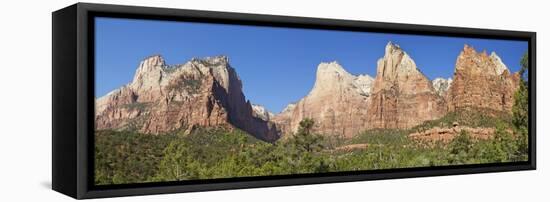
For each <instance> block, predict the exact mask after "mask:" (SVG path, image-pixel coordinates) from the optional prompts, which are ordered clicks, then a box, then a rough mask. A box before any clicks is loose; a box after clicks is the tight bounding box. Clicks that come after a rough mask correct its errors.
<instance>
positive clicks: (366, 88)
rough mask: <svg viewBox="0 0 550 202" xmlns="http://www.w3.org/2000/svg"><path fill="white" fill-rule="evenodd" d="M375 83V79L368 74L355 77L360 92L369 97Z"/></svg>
mask: <svg viewBox="0 0 550 202" xmlns="http://www.w3.org/2000/svg"><path fill="white" fill-rule="evenodd" d="M373 82H374V78H372V77H371V76H369V75H367V74H361V75H359V76H357V77H355V81H354V84H355V86H357V89H359V90H360V93H362V94H364V95H367V96H368V95H370V93H371V90H372V84H373Z"/></svg>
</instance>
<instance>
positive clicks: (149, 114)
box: [95, 56, 279, 142]
mask: <svg viewBox="0 0 550 202" xmlns="http://www.w3.org/2000/svg"><path fill="white" fill-rule="evenodd" d="M95 123H96V129H99V130H102V129H114V130H137V131H139V132H141V133H147V134H163V133H168V132H173V131H184V132H185V133H189V132H191V131H193V130H195V129H197V128H199V127H221V128H228V129H230V128H238V129H241V130H243V131H245V132H247V133H249V134H251V135H253V136H255V137H257V138H258V139H261V140H265V141H269V142H272V141H275V140H277V139H278V138H279V136H278V134H279V133H278V132H277V129H276V126H275V125H274V124H273V123H270V122H268V121H266V120H263V119H262V118H258V116H257V115H255V113H254V110H253V108H252V105H251V104H250V102H249V101H246V100H245V96H244V94H243V92H242V83H241V80H240V79H239V77H238V75H237V73H236V72H235V70H234V69H233V68H232V67H231V66H230V65H229V61H228V59H227V57H225V56H219V57H209V58H204V59H192V60H191V61H189V62H187V63H185V64H183V65H175V66H168V65H166V64H165V61H164V59H163V58H162V57H161V56H152V57H149V58H146V59H145V60H143V61H142V62H141V63H140V64H139V67H138V69H137V70H136V73H135V76H134V79H133V81H132V82H131V83H129V84H127V85H124V86H122V87H121V88H119V89H117V90H114V91H112V92H110V93H108V94H107V95H105V96H103V97H101V98H98V99H97V100H96V118H95Z"/></svg>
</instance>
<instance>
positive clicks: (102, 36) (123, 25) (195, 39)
mask: <svg viewBox="0 0 550 202" xmlns="http://www.w3.org/2000/svg"><path fill="white" fill-rule="evenodd" d="M95 23H96V24H95V25H96V33H95V37H96V39H95V40H96V51H95V57H96V58H95V62H96V92H95V93H96V97H100V96H103V95H105V94H106V93H108V92H110V91H112V90H114V89H117V88H119V87H120V86H122V85H124V84H127V83H129V82H130V81H131V80H132V78H133V75H134V73H135V70H136V68H137V66H138V64H139V62H140V61H141V60H142V59H143V58H145V57H147V56H150V55H154V54H160V55H162V56H163V57H164V59H165V60H166V62H167V63H168V64H170V65H172V64H182V63H185V62H187V61H188V60H190V59H191V58H193V57H198V58H201V57H207V56H215V55H226V56H228V57H229V61H230V63H231V66H232V67H234V68H235V69H236V71H237V73H238V75H239V76H240V78H241V80H242V82H243V90H244V94H245V96H246V98H247V99H249V100H251V102H252V103H256V104H261V105H264V106H265V107H266V108H267V109H268V110H270V111H272V112H275V113H277V112H280V111H281V110H282V109H283V108H284V107H285V106H286V105H287V104H288V103H291V102H295V101H297V100H299V99H300V98H302V97H304V96H305V95H307V93H308V92H309V90H310V89H311V88H312V87H313V83H314V81H315V71H316V69H317V65H318V64H319V63H320V62H328V61H334V60H336V61H338V62H339V63H340V64H341V65H342V66H343V67H344V68H345V69H346V70H347V71H348V72H350V73H352V74H365V73H366V74H369V75H371V76H372V77H374V76H375V74H376V61H377V60H378V59H379V58H380V57H382V56H383V55H384V47H385V45H386V44H387V43H388V41H392V42H394V43H396V44H399V45H400V46H401V48H403V49H404V50H405V51H406V52H407V53H408V54H409V55H410V56H411V57H412V58H413V60H414V61H415V62H416V64H417V66H418V68H419V69H420V70H421V71H422V72H423V73H424V74H425V75H426V76H428V78H429V79H434V78H436V77H444V78H449V77H452V74H453V71H454V65H455V62H456V58H457V56H458V54H459V53H460V51H461V50H462V48H463V46H464V44H470V45H473V46H474V47H475V48H476V49H477V50H478V51H482V50H487V52H488V53H490V52H491V51H495V52H496V53H497V54H498V55H499V56H500V57H501V58H502V60H503V61H504V63H505V64H506V65H507V66H508V68H510V69H511V70H512V72H515V71H517V70H519V61H520V58H521V56H522V54H523V53H524V52H525V51H526V50H527V46H528V45H527V42H523V41H507V40H488V39H472V38H453V37H433V36H419V35H401V34H380V33H363V32H349V31H327V30H311V29H294V28H273V27H260V26H241V25H220V24H205V23H187V22H168V21H151V20H130V19H115V18H97V19H96V22H95Z"/></svg>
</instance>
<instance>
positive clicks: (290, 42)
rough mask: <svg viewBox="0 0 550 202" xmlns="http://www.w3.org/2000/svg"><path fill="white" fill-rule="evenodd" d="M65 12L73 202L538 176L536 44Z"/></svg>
mask: <svg viewBox="0 0 550 202" xmlns="http://www.w3.org/2000/svg"><path fill="white" fill-rule="evenodd" d="M52 16H53V56H52V57H53V64H52V65H53V67H52V69H53V173H52V179H53V189H54V190H56V191H59V192H61V193H63V194H66V195H69V196H71V197H74V198H79V199H80V198H96V197H111V196H125V195H143V194H159V193H177V192H190V191H206V190H222V189H238V188H253V187H266V186H283V185H301V184H314V183H330V182H349V181H359V180H376V179H392V178H405V177H422V176H438V175H452V174H470V173H485V172H501V171H518V170H532V169H535V162H536V158H535V133H536V127H535V112H536V104H535V100H536V99H535V96H536V95H535V75H536V63H535V61H536V58H535V57H536V41H535V36H536V34H535V33H534V32H523V31H504V30H487V29H473V28H457V27H441V26H427V25H411V24H395V23H380V22H364V21H350V20H334V19H318V18H304V17H285V16H272V15H256V14H241V13H227V12H211V11H195V10H180V9H165V8H149V7H130V6H117V5H102V4H87V3H78V4H75V5H72V6H69V7H67V8H64V9H61V10H59V11H56V12H54V13H53V14H52Z"/></svg>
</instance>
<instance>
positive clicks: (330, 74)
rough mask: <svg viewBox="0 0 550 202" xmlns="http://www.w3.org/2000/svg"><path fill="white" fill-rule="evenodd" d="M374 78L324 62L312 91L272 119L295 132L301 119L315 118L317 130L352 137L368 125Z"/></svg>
mask: <svg viewBox="0 0 550 202" xmlns="http://www.w3.org/2000/svg"><path fill="white" fill-rule="evenodd" d="M372 80H373V79H372V77H370V76H368V75H359V76H354V75H351V74H350V73H348V72H347V71H346V70H344V68H343V67H342V66H340V64H338V63H337V62H330V63H321V64H319V66H318V67H317V74H316V80H315V84H314V86H313V89H311V91H310V92H309V94H308V95H307V96H305V97H304V98H302V99H301V100H299V101H298V102H297V103H295V104H290V105H289V106H287V108H286V109H285V110H283V112H281V113H280V114H277V115H275V116H274V117H273V118H272V121H274V122H275V123H277V125H278V127H279V128H280V129H281V131H282V132H283V134H285V135H288V134H291V133H294V132H296V130H297V129H298V125H299V123H300V121H301V120H302V119H304V118H312V119H313V120H314V121H315V125H316V127H315V129H314V130H315V131H316V132H319V133H322V134H325V135H340V136H345V137H351V136H352V135H355V134H357V133H359V132H361V131H362V130H364V129H365V128H366V124H367V122H366V117H367V104H368V99H369V96H370V90H371V86H372Z"/></svg>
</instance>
